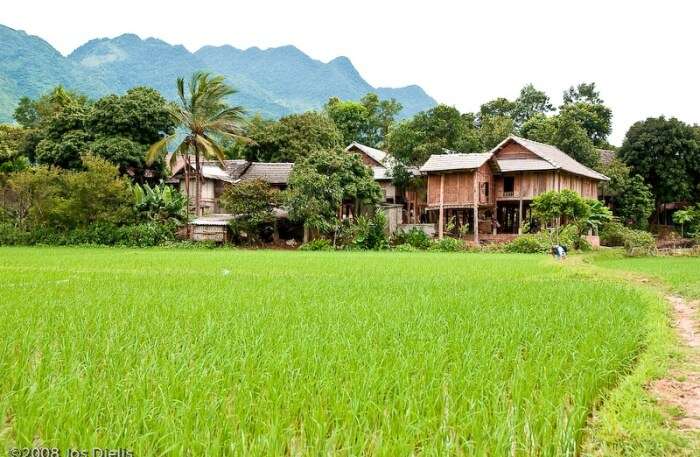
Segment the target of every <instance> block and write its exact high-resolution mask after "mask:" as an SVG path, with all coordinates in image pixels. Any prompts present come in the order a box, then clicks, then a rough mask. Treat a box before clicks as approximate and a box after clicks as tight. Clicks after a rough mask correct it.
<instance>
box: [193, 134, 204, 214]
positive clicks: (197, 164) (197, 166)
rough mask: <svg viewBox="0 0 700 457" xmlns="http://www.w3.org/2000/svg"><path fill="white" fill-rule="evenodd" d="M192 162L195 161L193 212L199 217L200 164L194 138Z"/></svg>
mask: <svg viewBox="0 0 700 457" xmlns="http://www.w3.org/2000/svg"><path fill="white" fill-rule="evenodd" d="M194 163H195V173H196V175H195V192H194V194H195V197H194V198H195V202H194V214H195V215H196V216H197V217H199V216H201V215H202V166H201V163H200V160H199V148H197V143H196V139H195V143H194Z"/></svg>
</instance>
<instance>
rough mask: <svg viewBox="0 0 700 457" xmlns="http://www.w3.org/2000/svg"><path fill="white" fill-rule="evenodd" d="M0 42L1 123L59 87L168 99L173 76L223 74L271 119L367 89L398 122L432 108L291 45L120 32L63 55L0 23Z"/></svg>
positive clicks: (240, 97)
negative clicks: (211, 42) (183, 42)
mask: <svg viewBox="0 0 700 457" xmlns="http://www.w3.org/2000/svg"><path fill="white" fill-rule="evenodd" d="M0 43H1V45H0V122H8V121H10V120H11V118H12V112H13V111H14V107H15V106H16V104H17V101H18V100H19V98H20V97H21V96H24V95H27V96H30V97H37V96H39V95H41V94H42V93H44V92H46V91H48V90H49V89H51V88H52V87H54V86H56V85H58V84H62V85H63V86H65V87H66V88H69V89H72V90H77V91H79V92H83V93H85V94H86V95H89V96H91V97H99V96H102V95H105V94H108V93H123V92H125V91H126V90H128V89H129V88H131V87H134V86H139V85H146V86H151V87H154V88H155V89H157V90H159V91H160V92H161V93H162V94H163V95H164V96H165V97H166V98H168V99H174V98H175V96H176V94H175V79H176V78H177V77H179V76H183V75H184V76H188V75H190V74H192V73H193V72H195V71H198V70H206V71H211V72H214V73H218V74H222V75H225V76H226V78H227V80H228V81H229V83H231V84H232V85H233V86H234V87H235V88H236V89H237V90H238V91H239V92H238V93H237V94H236V95H235V96H234V98H233V102H235V103H236V104H239V105H242V106H244V107H245V108H246V110H247V111H248V112H250V113H261V114H263V115H265V116H270V117H279V116H283V115H285V114H290V113H295V112H301V111H306V110H310V109H318V108H321V107H322V106H323V104H324V103H325V102H326V101H327V100H328V98H329V97H332V96H337V97H340V98H342V99H359V98H360V97H362V96H363V95H364V94H366V93H367V92H376V93H377V94H378V95H380V96H381V97H382V98H391V97H393V98H396V99H397V100H398V101H399V102H401V103H402V104H403V106H404V110H403V111H402V112H401V116H402V117H408V116H411V115H413V114H415V113H416V112H418V111H422V110H425V109H428V108H431V107H432V106H434V105H435V104H436V102H435V100H434V99H432V98H431V97H430V96H428V95H427V94H426V93H425V91H423V89H421V88H420V87H419V86H408V87H401V88H375V87H372V86H371V85H370V84H369V83H367V81H365V80H364V78H362V76H361V75H360V73H359V72H358V71H357V69H356V68H355V66H354V65H353V64H352V62H351V61H350V60H349V59H348V58H347V57H337V58H335V59H333V60H331V61H330V62H328V63H324V62H321V61H319V60H315V59H312V58H311V57H309V56H308V55H306V54H305V53H303V52H302V51H301V50H299V49H297V48H296V47H294V46H282V47H278V48H270V49H260V48H257V47H253V48H249V49H245V50H242V49H237V48H235V47H232V46H204V47H203V48H201V49H199V50H198V51H197V52H194V53H192V52H189V51H188V50H187V49H186V48H185V47H183V46H180V45H171V44H169V43H166V42H165V41H162V40H159V39H156V38H147V39H142V38H140V37H138V36H137V35H133V34H124V35H120V36H118V37H116V38H100V39H94V40H90V41H88V42H87V43H85V44H84V45H82V46H80V47H79V48H77V49H76V50H75V51H73V52H72V53H71V54H70V55H68V56H67V57H64V56H63V55H61V54H60V53H59V52H58V51H57V50H56V49H54V48H53V47H52V46H51V45H50V44H49V43H47V42H46V41H44V40H42V39H41V38H38V37H36V36H31V35H28V34H26V33H25V32H23V31H17V30H13V29H11V28H9V27H5V26H2V25H0Z"/></svg>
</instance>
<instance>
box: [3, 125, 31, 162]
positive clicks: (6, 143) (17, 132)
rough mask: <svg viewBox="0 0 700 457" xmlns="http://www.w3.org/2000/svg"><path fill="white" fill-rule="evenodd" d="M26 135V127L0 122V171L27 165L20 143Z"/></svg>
mask: <svg viewBox="0 0 700 457" xmlns="http://www.w3.org/2000/svg"><path fill="white" fill-rule="evenodd" d="M26 135H27V131H26V129H23V128H21V127H15V126H12V125H2V124H0V173H7V172H10V171H16V170H20V169H22V168H25V167H26V166H27V160H26V158H25V157H24V156H23V155H22V144H23V142H24V141H25V138H26Z"/></svg>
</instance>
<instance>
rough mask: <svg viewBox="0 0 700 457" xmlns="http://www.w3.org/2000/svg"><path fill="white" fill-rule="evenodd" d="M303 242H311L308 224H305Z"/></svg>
mask: <svg viewBox="0 0 700 457" xmlns="http://www.w3.org/2000/svg"><path fill="white" fill-rule="evenodd" d="M303 242H304V243H308V242H309V227H308V226H307V225H306V224H304V241H303Z"/></svg>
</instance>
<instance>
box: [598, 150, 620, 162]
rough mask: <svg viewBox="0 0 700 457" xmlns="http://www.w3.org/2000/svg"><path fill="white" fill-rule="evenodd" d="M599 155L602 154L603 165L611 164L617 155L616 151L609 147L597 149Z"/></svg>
mask: <svg viewBox="0 0 700 457" xmlns="http://www.w3.org/2000/svg"><path fill="white" fill-rule="evenodd" d="M596 151H597V152H598V155H600V163H602V164H603V165H610V163H611V162H612V161H613V160H614V159H615V157H617V154H616V153H615V151H611V150H609V149H596Z"/></svg>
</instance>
